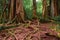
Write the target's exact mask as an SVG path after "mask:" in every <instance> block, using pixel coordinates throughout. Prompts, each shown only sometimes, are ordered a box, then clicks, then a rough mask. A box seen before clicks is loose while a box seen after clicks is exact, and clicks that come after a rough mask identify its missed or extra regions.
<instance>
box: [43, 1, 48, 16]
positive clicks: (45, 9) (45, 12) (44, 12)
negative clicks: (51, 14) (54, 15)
mask: <svg viewBox="0 0 60 40" xmlns="http://www.w3.org/2000/svg"><path fill="white" fill-rule="evenodd" d="M42 2H43V9H42V16H43V17H46V16H47V0H43V1H42Z"/></svg>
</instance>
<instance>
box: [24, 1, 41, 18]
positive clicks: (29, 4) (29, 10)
mask: <svg viewBox="0 0 60 40" xmlns="http://www.w3.org/2000/svg"><path fill="white" fill-rule="evenodd" d="M36 3H37V13H36V14H37V16H38V18H39V17H40V16H41V14H42V0H38V1H37V2H36ZM23 6H24V9H25V12H26V13H25V14H26V18H27V19H32V18H33V0H23Z"/></svg>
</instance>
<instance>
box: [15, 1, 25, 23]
mask: <svg viewBox="0 0 60 40" xmlns="http://www.w3.org/2000/svg"><path fill="white" fill-rule="evenodd" d="M16 15H17V17H18V18H17V21H18V22H24V21H25V20H24V15H25V14H24V9H23V0H17V1H16Z"/></svg>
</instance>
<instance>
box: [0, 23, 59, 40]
mask: <svg viewBox="0 0 60 40" xmlns="http://www.w3.org/2000/svg"><path fill="white" fill-rule="evenodd" d="M52 25H53V26H56V24H52V23H40V24H39V23H38V22H37V23H36V22H32V23H31V24H29V23H26V24H22V25H20V26H19V27H16V28H10V29H6V30H2V31H0V40H60V38H58V37H57V32H56V31H54V30H52V29H50V26H52Z"/></svg>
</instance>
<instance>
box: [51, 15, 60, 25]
mask: <svg viewBox="0 0 60 40" xmlns="http://www.w3.org/2000/svg"><path fill="white" fill-rule="evenodd" d="M52 19H53V20H54V21H55V23H57V24H60V15H59V16H56V17H54V18H52Z"/></svg>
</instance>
